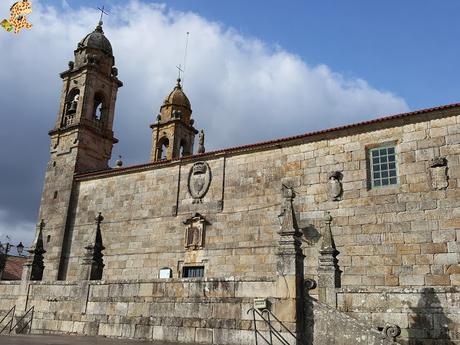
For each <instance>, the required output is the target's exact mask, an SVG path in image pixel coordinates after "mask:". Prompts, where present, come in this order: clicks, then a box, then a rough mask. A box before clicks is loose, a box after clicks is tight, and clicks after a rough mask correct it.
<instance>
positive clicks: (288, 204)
mask: <svg viewBox="0 0 460 345" xmlns="http://www.w3.org/2000/svg"><path fill="white" fill-rule="evenodd" d="M281 192H282V195H283V198H284V209H283V211H282V212H281V215H282V216H283V221H282V223H281V232H288V233H289V232H294V233H296V234H297V233H300V230H299V226H298V225H297V217H296V215H295V211H294V207H293V203H294V198H295V196H296V195H295V192H294V189H293V188H292V187H288V186H285V185H283V186H282V190H281ZM281 215H280V216H281Z"/></svg>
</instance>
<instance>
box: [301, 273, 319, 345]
mask: <svg viewBox="0 0 460 345" xmlns="http://www.w3.org/2000/svg"><path fill="white" fill-rule="evenodd" d="M315 287H316V282H315V281H314V280H312V279H305V281H304V308H305V309H304V313H305V333H304V334H303V336H304V339H303V342H301V344H302V345H313V343H314V331H315V317H314V315H313V300H312V298H311V297H310V294H309V291H310V290H311V289H314V288H315Z"/></svg>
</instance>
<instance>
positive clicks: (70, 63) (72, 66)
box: [69, 61, 75, 71]
mask: <svg viewBox="0 0 460 345" xmlns="http://www.w3.org/2000/svg"><path fill="white" fill-rule="evenodd" d="M74 66H75V63H74V62H73V61H69V71H71V70H73V68H74Z"/></svg>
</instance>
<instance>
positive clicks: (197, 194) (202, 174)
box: [188, 162, 211, 204]
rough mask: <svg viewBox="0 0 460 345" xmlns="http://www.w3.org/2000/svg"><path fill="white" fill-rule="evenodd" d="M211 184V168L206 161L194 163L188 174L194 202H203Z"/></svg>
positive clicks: (189, 188)
mask: <svg viewBox="0 0 460 345" xmlns="http://www.w3.org/2000/svg"><path fill="white" fill-rule="evenodd" d="M210 184H211V169H210V168H209V165H208V163H206V162H196V163H195V164H193V166H192V168H191V169H190V172H189V175H188V190H189V192H190V195H191V196H192V198H193V203H194V204H197V203H202V198H203V197H204V196H205V195H206V193H207V192H208V189H209V185H210Z"/></svg>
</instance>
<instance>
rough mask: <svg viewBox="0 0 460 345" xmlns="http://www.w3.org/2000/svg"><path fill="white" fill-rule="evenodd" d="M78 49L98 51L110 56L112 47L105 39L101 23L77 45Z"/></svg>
mask: <svg viewBox="0 0 460 345" xmlns="http://www.w3.org/2000/svg"><path fill="white" fill-rule="evenodd" d="M78 48H79V49H80V48H93V49H100V50H102V51H103V52H104V53H106V54H110V55H112V45H111V44H110V41H109V40H108V39H107V37H105V35H104V31H102V21H100V22H99V24H98V25H97V26H96V28H95V29H94V31H93V32H91V33H89V34H88V35H86V36H85V37H84V38H83V39H82V40H81V41H80V43H78Z"/></svg>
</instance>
